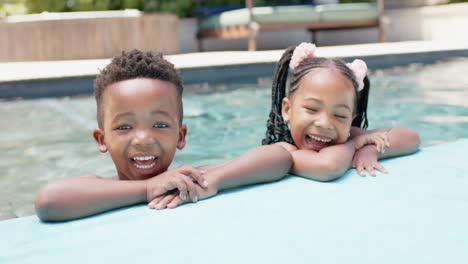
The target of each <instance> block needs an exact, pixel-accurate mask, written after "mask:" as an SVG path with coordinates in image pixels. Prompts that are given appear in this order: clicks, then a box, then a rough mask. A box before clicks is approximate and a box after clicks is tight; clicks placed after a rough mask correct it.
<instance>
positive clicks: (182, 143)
mask: <svg viewBox="0 0 468 264" xmlns="http://www.w3.org/2000/svg"><path fill="white" fill-rule="evenodd" d="M186 135H187V126H186V125H182V126H181V127H180V129H179V141H178V142H177V148H178V149H183V148H184V147H185V136H186Z"/></svg>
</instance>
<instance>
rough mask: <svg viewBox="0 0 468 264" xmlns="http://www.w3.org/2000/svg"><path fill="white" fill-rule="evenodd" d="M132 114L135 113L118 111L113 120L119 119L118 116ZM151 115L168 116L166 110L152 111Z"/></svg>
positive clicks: (123, 116) (122, 116)
mask: <svg viewBox="0 0 468 264" xmlns="http://www.w3.org/2000/svg"><path fill="white" fill-rule="evenodd" d="M133 115H135V114H134V113H132V112H124V113H120V114H118V115H117V116H116V117H115V118H114V121H115V120H117V119H120V118H125V117H131V116H133ZM151 115H163V116H165V117H167V118H170V115H169V113H167V112H166V111H160V110H156V111H152V112H151Z"/></svg>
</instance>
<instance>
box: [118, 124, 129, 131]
mask: <svg viewBox="0 0 468 264" xmlns="http://www.w3.org/2000/svg"><path fill="white" fill-rule="evenodd" d="M130 128H131V126H129V125H121V126H118V127H117V128H116V129H117V130H129V129H130Z"/></svg>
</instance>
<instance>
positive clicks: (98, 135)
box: [93, 128, 107, 153]
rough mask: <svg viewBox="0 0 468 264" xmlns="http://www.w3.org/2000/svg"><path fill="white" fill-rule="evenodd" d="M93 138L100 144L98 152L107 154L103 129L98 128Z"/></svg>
mask: <svg viewBox="0 0 468 264" xmlns="http://www.w3.org/2000/svg"><path fill="white" fill-rule="evenodd" d="M93 137H94V140H96V143H97V144H98V150H99V151H100V152H101V153H106V152H107V146H106V143H105V142H104V132H103V131H102V130H101V129H99V128H96V129H94V131H93Z"/></svg>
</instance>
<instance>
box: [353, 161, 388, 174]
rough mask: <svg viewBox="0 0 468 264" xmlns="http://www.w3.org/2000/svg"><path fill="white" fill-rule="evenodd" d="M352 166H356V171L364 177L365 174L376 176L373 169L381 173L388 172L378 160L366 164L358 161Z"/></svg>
mask: <svg viewBox="0 0 468 264" xmlns="http://www.w3.org/2000/svg"><path fill="white" fill-rule="evenodd" d="M354 167H355V168H356V171H357V173H358V174H359V175H360V176H362V177H365V176H366V175H367V174H369V175H371V176H373V177H375V176H377V174H376V172H375V170H378V171H380V172H382V173H388V171H387V170H386V169H385V168H384V166H382V165H381V164H380V163H378V162H375V163H368V164H365V163H362V162H361V163H359V162H358V163H356V164H354ZM366 172H367V173H366Z"/></svg>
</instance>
